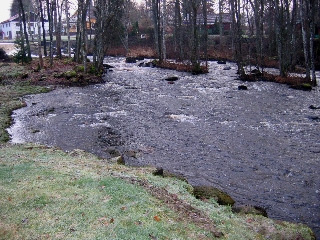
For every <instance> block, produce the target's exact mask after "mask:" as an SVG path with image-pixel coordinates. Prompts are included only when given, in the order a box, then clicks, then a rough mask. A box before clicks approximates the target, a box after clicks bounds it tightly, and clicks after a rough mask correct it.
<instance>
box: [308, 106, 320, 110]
mask: <svg viewBox="0 0 320 240" xmlns="http://www.w3.org/2000/svg"><path fill="white" fill-rule="evenodd" d="M309 108H310V109H313V110H318V109H320V107H316V106H314V105H310V106H309Z"/></svg>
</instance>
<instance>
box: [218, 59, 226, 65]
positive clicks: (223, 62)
mask: <svg viewBox="0 0 320 240" xmlns="http://www.w3.org/2000/svg"><path fill="white" fill-rule="evenodd" d="M217 63H218V64H227V62H226V61H223V60H219V61H218V62H217Z"/></svg>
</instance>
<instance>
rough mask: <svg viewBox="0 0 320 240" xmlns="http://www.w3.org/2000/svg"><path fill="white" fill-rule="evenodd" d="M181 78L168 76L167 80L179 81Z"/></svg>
mask: <svg viewBox="0 0 320 240" xmlns="http://www.w3.org/2000/svg"><path fill="white" fill-rule="evenodd" d="M178 79H179V78H178V77H177V76H174V75H172V76H168V77H166V78H165V80H166V81H169V82H173V81H177V80H178Z"/></svg>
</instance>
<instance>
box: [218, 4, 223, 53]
mask: <svg viewBox="0 0 320 240" xmlns="http://www.w3.org/2000/svg"><path fill="white" fill-rule="evenodd" d="M222 14H223V0H219V36H220V49H222V47H223V34H224V33H223V22H222Z"/></svg>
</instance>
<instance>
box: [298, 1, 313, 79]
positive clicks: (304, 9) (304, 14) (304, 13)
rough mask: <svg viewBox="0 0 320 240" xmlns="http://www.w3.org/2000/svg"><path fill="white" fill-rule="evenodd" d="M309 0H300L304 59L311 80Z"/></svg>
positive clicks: (308, 77)
mask: <svg viewBox="0 0 320 240" xmlns="http://www.w3.org/2000/svg"><path fill="white" fill-rule="evenodd" d="M308 8H309V6H308V1H304V0H300V17H301V33H302V41H303V51H304V60H305V67H306V78H307V79H308V80H311V77H310V65H311V64H310V42H309V39H310V30H309V29H308V27H309V26H308V25H309V24H308V23H307V21H308V15H309V14H308Z"/></svg>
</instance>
